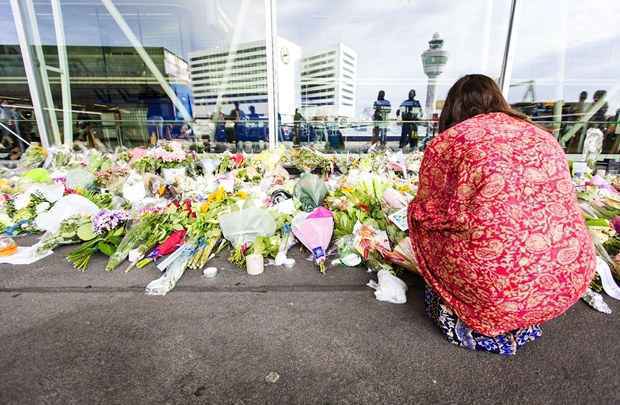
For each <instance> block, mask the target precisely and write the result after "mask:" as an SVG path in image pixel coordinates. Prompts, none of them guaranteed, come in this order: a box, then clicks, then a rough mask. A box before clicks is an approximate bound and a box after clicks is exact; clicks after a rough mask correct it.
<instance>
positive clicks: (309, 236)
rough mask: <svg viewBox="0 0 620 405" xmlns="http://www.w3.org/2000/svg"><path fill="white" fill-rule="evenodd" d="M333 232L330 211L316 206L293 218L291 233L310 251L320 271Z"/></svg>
mask: <svg viewBox="0 0 620 405" xmlns="http://www.w3.org/2000/svg"><path fill="white" fill-rule="evenodd" d="M333 232H334V218H333V216H332V212H331V211H330V210H328V209H327V208H324V207H318V208H316V209H315V210H313V211H312V212H311V213H310V214H306V213H302V214H299V215H297V216H296V217H295V218H294V219H293V235H295V237H296V238H297V239H298V240H299V241H300V242H301V243H302V244H303V245H304V246H305V247H306V248H307V249H308V250H310V251H311V252H312V255H313V257H314V261H315V263H316V264H318V265H319V269H320V271H321V273H325V270H326V267H325V255H326V252H327V247H328V246H329V243H330V241H331V239H332V234H333Z"/></svg>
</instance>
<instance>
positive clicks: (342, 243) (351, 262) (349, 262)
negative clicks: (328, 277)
mask: <svg viewBox="0 0 620 405" xmlns="http://www.w3.org/2000/svg"><path fill="white" fill-rule="evenodd" d="M336 247H337V250H338V259H336V260H334V261H333V262H332V265H339V264H342V265H345V266H347V267H355V266H358V265H359V264H360V263H361V262H362V258H361V256H360V254H359V252H358V251H357V250H356V249H355V246H354V237H353V235H346V236H344V237H342V238H340V239H338V240H337V241H336Z"/></svg>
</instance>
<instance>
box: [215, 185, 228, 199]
mask: <svg viewBox="0 0 620 405" xmlns="http://www.w3.org/2000/svg"><path fill="white" fill-rule="evenodd" d="M225 197H226V191H224V187H222V186H220V187H218V188H217V190H215V201H216V202H220V201H222V200H223V199H224V198H225Z"/></svg>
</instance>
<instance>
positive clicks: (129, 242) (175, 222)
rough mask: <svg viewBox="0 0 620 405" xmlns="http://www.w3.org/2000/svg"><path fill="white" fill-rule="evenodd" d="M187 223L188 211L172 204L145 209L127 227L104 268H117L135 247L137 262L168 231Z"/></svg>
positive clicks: (161, 239) (167, 233)
mask: <svg viewBox="0 0 620 405" xmlns="http://www.w3.org/2000/svg"><path fill="white" fill-rule="evenodd" d="M187 224H188V212H187V211H186V210H185V209H184V208H181V207H177V206H176V205H174V204H170V205H169V206H168V207H167V208H166V209H163V210H147V211H145V212H144V213H143V214H142V216H141V217H140V218H139V219H138V221H137V223H135V224H134V225H133V226H131V227H130V228H129V230H128V231H127V233H126V234H125V236H124V237H123V239H122V240H121V241H120V242H119V244H118V247H117V248H116V250H115V251H114V252H113V253H112V254H111V255H110V259H109V260H108V264H107V265H106V270H107V271H112V270H114V269H115V268H117V267H118V266H119V265H120V264H121V263H122V262H123V261H125V259H127V257H128V256H129V253H130V251H132V250H134V249H137V252H136V254H135V256H136V257H135V258H136V261H135V262H137V260H139V259H140V258H142V257H143V256H144V255H145V254H146V253H147V252H148V251H150V250H151V249H153V248H154V247H155V246H157V244H158V243H160V242H161V241H163V240H165V239H166V237H167V236H168V235H169V234H170V233H172V232H173V231H178V230H181V229H185V228H186V227H187ZM135 262H134V263H135Z"/></svg>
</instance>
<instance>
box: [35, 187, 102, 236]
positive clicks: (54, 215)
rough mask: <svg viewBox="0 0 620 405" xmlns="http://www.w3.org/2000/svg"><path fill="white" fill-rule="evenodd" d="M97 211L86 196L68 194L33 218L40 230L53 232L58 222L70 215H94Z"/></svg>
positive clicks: (56, 228) (57, 226) (97, 208)
mask: <svg viewBox="0 0 620 405" xmlns="http://www.w3.org/2000/svg"><path fill="white" fill-rule="evenodd" d="M98 212H99V207H97V205H96V204H95V203H93V202H92V201H90V200H89V199H88V198H85V197H82V196H81V195H78V194H69V195H66V196H64V197H62V198H61V199H59V200H58V201H57V202H56V204H54V206H53V207H52V208H51V209H50V210H49V211H47V212H42V213H40V214H39V215H38V216H37V217H36V219H35V225H36V226H37V228H38V229H40V230H42V231H47V232H53V233H54V232H56V231H57V230H58V228H59V227H60V224H61V223H62V222H63V221H64V220H65V219H67V218H69V217H71V216H74V215H88V216H94V215H96V214H97V213H98Z"/></svg>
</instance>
